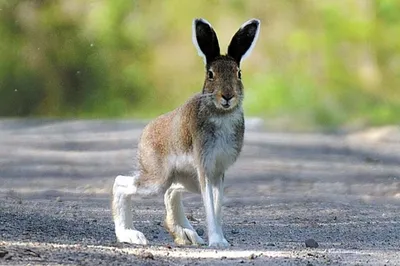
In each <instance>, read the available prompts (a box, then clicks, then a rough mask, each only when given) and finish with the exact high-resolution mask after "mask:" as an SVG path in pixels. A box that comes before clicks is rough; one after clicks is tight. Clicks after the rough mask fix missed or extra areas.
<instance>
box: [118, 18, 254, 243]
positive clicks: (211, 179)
mask: <svg viewBox="0 0 400 266" xmlns="http://www.w3.org/2000/svg"><path fill="white" fill-rule="evenodd" d="M258 30H259V21H258V20H250V21H249V22H247V23H245V24H244V25H243V26H242V28H241V29H239V31H238V32H237V33H236V35H235V36H234V38H233V39H232V41H231V45H230V47H229V49H228V55H226V56H220V55H219V46H218V41H217V39H216V35H215V32H214V31H213V29H212V28H211V25H210V24H209V23H208V22H206V21H205V20H202V19H200V20H195V21H194V33H195V35H194V38H196V40H195V44H196V46H197V47H198V49H199V52H201V53H203V56H204V58H205V59H206V60H205V61H206V64H207V77H208V79H207V78H206V81H205V83H204V87H203V91H202V93H199V94H197V95H195V96H194V97H192V98H191V99H189V100H188V101H187V102H186V103H185V104H183V105H182V106H180V107H179V108H177V109H175V110H174V111H172V112H170V113H167V114H164V115H162V116H160V117H158V118H157V119H155V120H153V121H152V122H150V123H149V124H148V125H147V126H146V127H145V129H144V130H143V133H142V135H141V138H140V141H139V146H138V163H139V169H138V171H137V172H136V173H135V174H134V175H133V176H118V177H117V178H116V179H115V183H114V188H113V216H114V222H115V230H116V235H117V239H118V241H121V242H130V243H136V244H147V240H146V238H145V237H144V235H143V234H142V233H141V232H139V231H137V230H135V229H134V227H133V225H132V217H131V215H132V211H131V201H130V200H131V199H130V197H131V195H133V194H159V193H164V202H165V207H166V220H165V226H166V228H167V229H168V231H169V232H170V233H171V234H172V236H173V237H174V240H175V242H176V243H177V244H184V245H188V244H195V245H199V244H203V243H204V241H203V240H202V239H201V238H200V237H199V236H198V235H197V233H196V231H195V230H194V229H193V227H192V226H191V225H190V223H189V221H188V220H187V218H186V216H185V214H184V211H183V205H182V201H181V192H182V191H190V192H194V193H201V195H202V199H203V202H204V206H205V211H206V217H207V226H208V238H209V245H210V246H214V247H225V246H228V245H229V244H228V242H227V241H226V239H225V238H224V236H223V232H222V226H221V224H222V219H221V206H222V200H223V183H224V174H225V171H226V170H227V169H228V167H229V166H231V165H232V164H233V163H234V162H235V161H236V159H237V158H238V156H239V154H240V151H241V149H242V145H243V135H244V118H243V109H242V100H243V85H242V83H241V80H240V79H241V76H240V69H239V64H240V61H241V59H242V57H243V55H244V54H245V53H246V52H247V51H248V50H249V49H250V48H251V47H252V44H254V41H255V39H256V37H257V35H258ZM246 38H250V42H249V40H248V39H246Z"/></svg>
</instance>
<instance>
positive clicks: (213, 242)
mask: <svg viewBox="0 0 400 266" xmlns="http://www.w3.org/2000/svg"><path fill="white" fill-rule="evenodd" d="M230 245H231V244H229V242H228V241H227V240H226V239H225V237H222V238H221V237H214V238H210V243H209V244H208V246H209V247H211V248H227V247H230Z"/></svg>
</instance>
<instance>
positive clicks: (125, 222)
mask: <svg viewBox="0 0 400 266" xmlns="http://www.w3.org/2000/svg"><path fill="white" fill-rule="evenodd" d="M138 177H139V176H138V175H135V176H121V175H119V176H117V177H116V178H115V181H114V186H113V199H112V212H113V219H114V225H115V234H116V236H117V240H118V241H119V242H127V243H132V244H141V245H146V244H147V239H146V237H145V236H144V235H143V233H141V232H139V231H138V230H136V229H135V228H134V227H133V224H132V195H133V194H135V193H137V187H136V186H135V181H136V179H137V178H138Z"/></svg>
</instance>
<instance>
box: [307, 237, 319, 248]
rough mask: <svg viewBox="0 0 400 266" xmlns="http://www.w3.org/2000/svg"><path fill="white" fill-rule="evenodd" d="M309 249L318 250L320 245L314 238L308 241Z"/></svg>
mask: <svg viewBox="0 0 400 266" xmlns="http://www.w3.org/2000/svg"><path fill="white" fill-rule="evenodd" d="M304 243H305V244H306V247H307V248H317V247H318V243H317V241H315V240H314V239H312V238H309V239H307V240H306V241H305V242H304Z"/></svg>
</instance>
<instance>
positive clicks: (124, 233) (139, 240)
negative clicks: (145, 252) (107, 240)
mask: <svg viewBox="0 0 400 266" xmlns="http://www.w3.org/2000/svg"><path fill="white" fill-rule="evenodd" d="M117 239H118V242H126V243H131V244H138V245H147V244H148V241H147V239H146V237H145V236H144V234H143V233H142V232H139V231H137V230H131V229H125V230H118V231H117Z"/></svg>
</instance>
